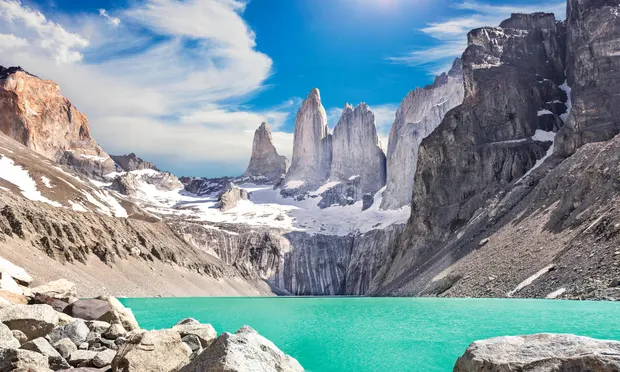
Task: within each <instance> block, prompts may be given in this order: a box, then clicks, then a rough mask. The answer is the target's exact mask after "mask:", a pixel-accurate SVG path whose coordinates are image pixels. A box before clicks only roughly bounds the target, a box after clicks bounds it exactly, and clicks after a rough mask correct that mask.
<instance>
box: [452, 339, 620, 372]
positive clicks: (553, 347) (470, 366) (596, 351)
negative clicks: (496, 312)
mask: <svg viewBox="0 0 620 372" xmlns="http://www.w3.org/2000/svg"><path fill="white" fill-rule="evenodd" d="M504 371H532V372H536V371H540V372H543V371H544V372H563V371H590V372H607V371H620V342H617V341H601V340H595V339H592V338H588V337H581V336H575V335H568V334H536V335H528V336H506V337H496V338H491V339H488V340H482V341H475V342H474V343H472V344H471V345H470V346H469V347H468V348H467V351H466V352H465V354H464V355H463V356H461V357H460V358H459V359H458V360H457V362H456V364H455V366H454V372H504Z"/></svg>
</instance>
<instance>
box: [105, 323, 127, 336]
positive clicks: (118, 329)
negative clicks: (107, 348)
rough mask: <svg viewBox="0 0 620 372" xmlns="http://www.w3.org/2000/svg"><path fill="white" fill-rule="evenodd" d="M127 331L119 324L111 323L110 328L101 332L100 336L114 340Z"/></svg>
mask: <svg viewBox="0 0 620 372" xmlns="http://www.w3.org/2000/svg"><path fill="white" fill-rule="evenodd" d="M126 334H127V331H126V330H125V328H123V326H122V325H120V324H112V325H111V326H110V328H108V329H107V330H106V331H105V332H103V334H102V336H103V337H105V338H107V339H108V340H116V339H117V338H119V337H122V336H125V335H126Z"/></svg>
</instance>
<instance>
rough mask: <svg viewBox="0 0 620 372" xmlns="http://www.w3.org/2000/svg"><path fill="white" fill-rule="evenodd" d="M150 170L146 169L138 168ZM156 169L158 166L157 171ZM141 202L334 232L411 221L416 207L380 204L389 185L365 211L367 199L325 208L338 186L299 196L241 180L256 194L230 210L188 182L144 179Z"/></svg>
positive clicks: (206, 216)
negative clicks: (168, 187)
mask: <svg viewBox="0 0 620 372" xmlns="http://www.w3.org/2000/svg"><path fill="white" fill-rule="evenodd" d="M136 172H144V171H135V172H132V173H136ZM152 172H154V171H152ZM139 180H140V182H139V183H138V187H139V190H138V191H139V192H138V194H139V197H138V200H137V202H138V204H140V206H142V207H143V208H144V209H146V210H147V211H149V212H151V213H153V214H156V215H160V216H168V217H171V216H178V217H184V218H189V219H192V218H194V219H198V220H200V221H205V222H211V223H232V224H245V225H249V226H256V227H268V228H277V229H282V230H285V231H305V232H308V233H321V234H328V235H348V234H352V233H363V232H366V231H370V230H374V229H379V228H384V227H386V226H389V225H392V224H395V223H405V222H406V221H407V219H408V218H409V215H410V213H411V208H410V207H408V206H407V207H403V208H401V209H398V210H390V211H382V210H380V209H379V205H380V204H381V195H382V194H383V191H384V189H382V190H380V191H379V192H377V194H376V195H375V202H374V204H373V206H372V207H371V208H369V209H368V210H366V211H362V202H361V201H359V202H357V203H355V204H353V205H350V206H344V207H342V206H333V207H329V208H325V209H320V208H319V207H318V206H317V203H318V202H319V200H320V198H319V197H318V194H317V193H318V192H319V191H320V190H321V189H328V188H329V187H331V186H333V185H331V183H330V185H331V186H327V185H326V186H325V187H321V188H320V189H319V190H317V191H315V192H313V193H311V195H316V197H309V198H307V199H306V200H302V201H296V200H294V199H293V198H284V197H282V196H281V195H280V190H273V186H271V185H256V184H252V183H246V184H241V185H239V187H241V188H242V189H244V190H246V191H248V193H249V194H250V200H241V201H239V202H238V204H237V206H236V207H235V208H233V209H231V210H229V211H226V212H222V211H220V210H219V209H218V207H219V202H218V200H217V195H210V196H203V197H199V196H195V195H192V194H190V193H188V192H186V191H185V190H184V189H183V188H179V189H177V190H172V191H164V190H159V189H157V188H156V187H155V186H154V185H152V184H148V183H146V182H143V179H141V178H140V179H139Z"/></svg>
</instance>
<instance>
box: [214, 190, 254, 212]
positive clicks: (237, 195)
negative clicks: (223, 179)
mask: <svg viewBox="0 0 620 372" xmlns="http://www.w3.org/2000/svg"><path fill="white" fill-rule="evenodd" d="M248 199H249V194H248V192H247V191H246V190H244V189H242V188H240V187H239V186H237V185H235V184H233V183H230V184H229V185H228V187H227V189H226V191H224V192H223V193H222V194H221V195H220V196H219V202H220V206H219V209H220V210H221V211H222V212H226V211H228V210H231V209H233V208H235V207H236V206H237V203H238V202H239V201H240V200H248Z"/></svg>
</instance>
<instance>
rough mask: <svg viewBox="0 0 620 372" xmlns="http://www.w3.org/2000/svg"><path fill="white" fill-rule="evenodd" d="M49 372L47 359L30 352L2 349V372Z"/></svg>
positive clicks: (0, 352)
mask: <svg viewBox="0 0 620 372" xmlns="http://www.w3.org/2000/svg"><path fill="white" fill-rule="evenodd" d="M14 370H18V371H28V372H30V371H36V372H49V371H51V370H50V369H49V363H48V361H47V357H46V356H44V355H41V354H39V353H36V352H34V351H30V350H22V349H8V348H0V371H14Z"/></svg>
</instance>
